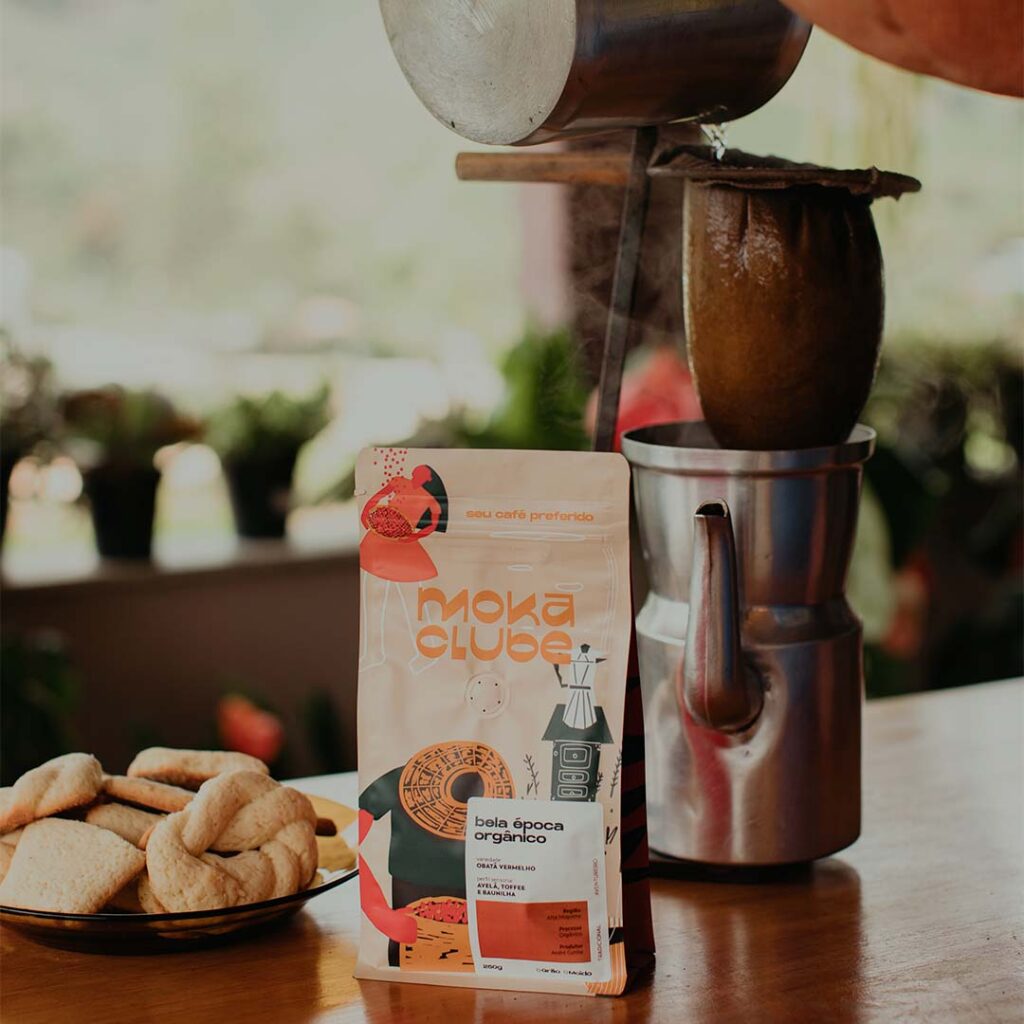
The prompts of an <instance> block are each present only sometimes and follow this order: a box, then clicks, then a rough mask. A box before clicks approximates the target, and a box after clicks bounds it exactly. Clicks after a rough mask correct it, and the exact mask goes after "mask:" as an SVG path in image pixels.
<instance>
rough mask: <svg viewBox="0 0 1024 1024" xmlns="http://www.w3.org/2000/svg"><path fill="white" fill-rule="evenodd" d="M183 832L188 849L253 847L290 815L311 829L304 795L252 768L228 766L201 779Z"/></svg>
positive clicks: (313, 819) (310, 808)
mask: <svg viewBox="0 0 1024 1024" xmlns="http://www.w3.org/2000/svg"><path fill="white" fill-rule="evenodd" d="M189 809H190V811H191V812H192V813H191V816H190V820H189V824H188V825H187V826H186V829H185V831H184V833H183V838H184V840H185V843H186V844H187V845H188V846H189V848H191V849H207V848H209V849H212V850H216V851H218V852H220V853H237V852H240V851H242V850H255V849H256V848H257V847H259V846H262V845H263V844H264V843H266V842H269V841H270V840H271V839H273V838H274V836H275V835H276V834H277V833H278V832H279V831H280V830H281V829H282V828H284V827H285V826H286V825H289V824H291V823H292V822H293V821H302V822H306V823H307V824H309V826H310V829H311V831H313V832H315V829H316V812H315V811H314V810H313V805H312V804H311V803H310V802H309V797H307V796H306V795H305V794H303V793H300V792H299V791H298V790H297V789H292V788H291V787H290V786H282V785H281V784H280V783H279V782H275V781H274V780H273V779H271V778H268V777H267V776H265V775H257V774H256V773H255V772H231V773H229V774H226V775H221V776H218V777H217V778H216V779H211V780H210V781H209V782H206V783H204V784H203V786H202V788H201V789H200V790H199V792H198V793H197V794H196V798H195V800H194V801H193V802H192V804H191V806H190V808H189Z"/></svg>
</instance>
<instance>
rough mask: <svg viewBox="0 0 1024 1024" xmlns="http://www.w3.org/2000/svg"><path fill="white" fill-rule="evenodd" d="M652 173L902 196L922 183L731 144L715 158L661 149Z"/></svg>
mask: <svg viewBox="0 0 1024 1024" xmlns="http://www.w3.org/2000/svg"><path fill="white" fill-rule="evenodd" d="M648 173H649V174H651V175H652V176H654V177H658V178H661V177H668V178H685V179H686V180H687V181H691V182H693V183H694V184H695V185H732V186H735V187H736V188H742V189H788V188H798V187H801V186H814V185H817V186H820V187H821V188H827V189H843V190H845V191H846V192H848V193H849V194H850V195H851V196H865V197H867V198H868V199H882V198H886V197H889V198H892V199H899V197H900V196H902V195H904V194H905V193H908V192H919V191H920V190H921V182H919V181H918V180H917V178H912V177H911V176H910V175H909V174H898V173H896V172H895V171H880V170H879V169H878V168H877V167H867V168H863V169H859V170H838V169H836V168H833V167H819V166H818V165H817V164H806V163H797V162H795V161H792V160H784V159H782V158H781V157H777V156H756V155H755V154H753V153H745V152H743V150H740V149H729V150H726V151H725V153H723V154H722V156H721V157H720V158H716V157H715V156H714V154H713V153H712V151H711V148H710V147H708V146H686V145H684V146H674V147H672V148H671V149H668V150H666V151H665V152H663V153H661V154H659V155H658V156H657V157H656V158H655V161H654V163H653V165H652V166H651V168H650V169H649V171H648Z"/></svg>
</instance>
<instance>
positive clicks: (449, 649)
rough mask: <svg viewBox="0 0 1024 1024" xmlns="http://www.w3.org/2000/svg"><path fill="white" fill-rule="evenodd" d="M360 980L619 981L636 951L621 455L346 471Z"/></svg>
mask: <svg viewBox="0 0 1024 1024" xmlns="http://www.w3.org/2000/svg"><path fill="white" fill-rule="evenodd" d="M356 498H357V501H358V503H359V508H360V518H361V523H362V528H363V534H362V540H361V542H360V548H359V555H360V566H361V573H360V577H361V586H362V594H361V622H360V644H361V649H360V662H359V833H360V859H359V871H360V899H361V905H362V931H361V937H360V946H359V961H358V965H357V968H356V976H357V977H360V978H375V979H385V980H389V981H409V982H418V983H421V984H433V985H458V986H468V987H479V988H500V989H529V990H538V991H549V992H566V993H578V994H580V995H616V994H618V993H620V992H622V991H623V989H624V988H625V986H626V983H627V978H628V977H629V975H630V973H631V972H632V970H633V968H634V967H637V966H639V965H640V964H642V963H646V962H649V961H650V958H651V955H652V954H653V940H652V937H651V929H650V900H649V893H648V888H647V877H646V871H647V843H646V827H645V826H646V819H645V808H644V790H643V721H642V715H641V712H640V707H639V699H640V698H639V687H638V686H635V682H636V680H632V683H631V684H630V685H629V686H627V671H628V663H629V661H630V635H631V610H630V578H629V529H628V523H629V472H628V468H627V465H626V462H625V461H624V460H623V459H622V457H621V456H619V455H613V454H605V453H591V452H522V451H466V450H415V449H398V448H390V449H388V448H375V449H368V450H366V451H364V452H363V453H362V454H361V455H360V458H359V462H358V465H357V468H356Z"/></svg>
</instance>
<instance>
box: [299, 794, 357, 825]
mask: <svg viewBox="0 0 1024 1024" xmlns="http://www.w3.org/2000/svg"><path fill="white" fill-rule="evenodd" d="M305 797H306V799H307V800H308V801H309V802H310V803H311V804H312V805H313V810H314V811H316V815H317V835H334V834H335V832H344V831H345V829H347V828H348V827H349V825H351V824H352V822H353V821H355V820H356V818H357V817H358V815H359V812H358V811H356V810H355V809H354V808H352V807H348V806H346V805H345V804H339V803H338V802H337V801H335V800H328V799H327V797H325V796H315V795H314V794H312V793H306V794H305ZM320 818H325V819H327V820H328V821H331V822H333V823H334V827H335V832H321V831H320V822H319V819H320Z"/></svg>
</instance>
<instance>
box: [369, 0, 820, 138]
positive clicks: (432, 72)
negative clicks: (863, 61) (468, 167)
mask: <svg viewBox="0 0 1024 1024" xmlns="http://www.w3.org/2000/svg"><path fill="white" fill-rule="evenodd" d="M380 8H381V13H382V14H383V16H384V25H385V28H386V29H387V34H388V38H389V40H390V41H391V47H392V49H393V50H394V52H395V56H396V57H397V58H398V63H399V64H400V65H401V67H402V71H403V72H404V73H405V76H406V78H408V80H409V83H410V84H411V85H412V87H413V89H414V90H415V92H416V95H417V96H419V98H420V99H421V100H422V101H423V103H424V105H425V106H426V107H427V109H428V110H429V111H430V112H431V113H432V114H433V115H434V116H435V117H436V118H437V119H438V120H439V121H442V122H444V124H446V125H447V126H448V127H449V128H451V129H453V130H454V131H456V132H458V133H459V134H460V135H463V136H465V137H466V138H468V139H473V140H475V141H476V142H485V143H490V144H493V145H517V146H518V145H531V144H533V143H538V142H548V141H550V140H551V139H555V138H559V137H563V136H566V135H574V134H580V133H585V132H597V131H608V130H610V129H615V128H631V127H639V126H641V125H653V124H664V123H667V122H670V121H681V120H689V121H699V122H704V123H721V122H723V121H730V120H734V119H736V118H737V117H742V116H743V115H744V114H749V113H750V112H751V111H753V110H756V109H757V108H758V107H760V106H762V105H763V104H764V103H766V102H767V101H768V100H769V99H771V97H772V96H774V95H775V93H777V92H778V91H779V89H781V88H782V86H783V85H784V84H785V83H786V81H787V79H788V78H789V76H790V75H791V74H792V73H793V69H794V68H795V67H796V65H797V62H798V61H799V60H800V56H801V54H802V53H803V50H804V46H805V45H806V43H807V36H808V34H809V33H810V25H809V24H808V23H807V22H805V21H803V20H802V19H801V18H799V17H798V16H797V15H795V14H793V12H792V11H790V10H788V9H787V8H785V7H783V6H782V5H781V4H780V3H778V0H380Z"/></svg>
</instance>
